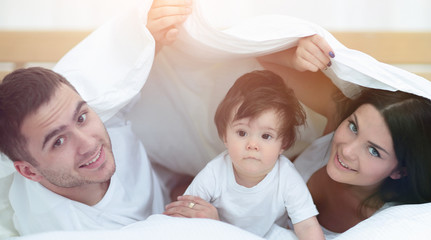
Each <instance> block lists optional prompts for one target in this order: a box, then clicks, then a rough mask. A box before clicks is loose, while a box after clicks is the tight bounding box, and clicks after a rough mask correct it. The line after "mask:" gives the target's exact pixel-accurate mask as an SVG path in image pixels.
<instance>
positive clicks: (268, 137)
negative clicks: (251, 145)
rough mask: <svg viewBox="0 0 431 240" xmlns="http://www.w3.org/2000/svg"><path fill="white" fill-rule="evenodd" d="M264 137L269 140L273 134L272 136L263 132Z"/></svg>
mask: <svg viewBox="0 0 431 240" xmlns="http://www.w3.org/2000/svg"><path fill="white" fill-rule="evenodd" d="M262 138H263V139H266V140H269V139H271V138H272V136H271V135H269V134H267V133H265V134H263V135H262Z"/></svg>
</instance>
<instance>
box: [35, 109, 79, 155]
mask: <svg viewBox="0 0 431 240" xmlns="http://www.w3.org/2000/svg"><path fill="white" fill-rule="evenodd" d="M84 104H87V102H85V101H80V102H78V104H77V105H76V108H75V111H74V112H73V118H72V119H76V118H77V117H78V114H79V111H80V110H81V108H82V106H83V105H84ZM64 129H66V125H62V126H60V127H58V128H56V129H54V130H52V131H51V132H49V133H48V134H47V135H46V136H45V138H44V140H43V144H42V149H44V148H45V145H46V143H47V142H48V141H49V140H51V138H53V137H54V136H55V135H57V134H58V133H59V132H61V131H63V130H64Z"/></svg>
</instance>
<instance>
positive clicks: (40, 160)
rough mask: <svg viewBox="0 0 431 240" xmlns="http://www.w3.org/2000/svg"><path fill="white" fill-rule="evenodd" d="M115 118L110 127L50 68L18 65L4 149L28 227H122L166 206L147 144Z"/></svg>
mask: <svg viewBox="0 0 431 240" xmlns="http://www.w3.org/2000/svg"><path fill="white" fill-rule="evenodd" d="M110 122H112V123H111V124H110V123H109V122H108V123H107V124H108V125H110V126H111V127H110V128H109V129H108V131H107V130H106V129H105V127H104V125H103V123H102V121H101V120H100V118H99V117H98V115H97V114H96V113H95V112H94V111H93V110H92V109H91V108H90V107H89V106H88V105H87V103H86V102H85V101H84V100H83V99H82V98H81V96H80V95H79V94H78V92H77V91H76V90H75V89H74V87H73V86H72V85H70V83H69V82H68V81H67V80H66V79H65V78H63V77H62V76H61V75H59V74H57V73H55V72H53V71H51V70H48V69H44V68H38V67H36V68H28V69H19V70H16V71H14V72H12V73H10V74H9V75H7V76H6V77H5V79H4V80H3V83H2V84H1V85H0V132H1V133H2V134H1V135H0V150H1V151H2V152H3V153H5V154H6V155H7V156H8V157H9V158H10V159H11V160H12V161H13V165H14V167H15V169H16V170H17V173H15V176H14V180H13V183H12V186H11V189H10V193H9V198H10V201H11V205H12V207H13V209H14V211H15V216H14V224H15V227H16V228H17V230H18V232H19V233H20V234H21V235H25V234H31V233H36V232H43V231H52V230H79V229H112V228H120V227H122V226H125V225H128V224H131V223H134V222H136V221H139V220H144V219H146V218H147V217H148V216H149V215H150V214H153V213H161V212H162V211H163V205H164V200H163V197H162V192H161V187H160V185H159V181H158V179H157V178H156V176H155V174H154V172H153V170H152V168H151V165H150V163H149V161H148V159H147V157H146V154H145V150H144V148H143V146H142V144H141V143H140V142H139V141H137V139H136V138H134V135H133V134H132V133H131V131H130V127H129V126H128V125H127V123H125V122H121V121H115V117H114V119H113V120H112V121H110ZM114 122H115V123H114ZM109 136H111V139H110V137H109ZM111 140H112V142H111Z"/></svg>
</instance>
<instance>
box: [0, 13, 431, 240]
mask: <svg viewBox="0 0 431 240" xmlns="http://www.w3.org/2000/svg"><path fill="white" fill-rule="evenodd" d="M129 17H130V16H129ZM195 17H197V18H198V17H199V16H195ZM260 20H262V19H259V21H260ZM276 20H277V21H278V20H279V19H276ZM195 21H197V20H196V19H195ZM271 21H272V20H271ZM283 21H284V20H283ZM295 21H296V20H295ZM136 22H137V21H136ZM190 22H193V20H191V21H190ZM190 22H189V23H190ZM295 23H297V22H295ZM305 24H308V23H305ZM307 26H308V25H307ZM310 26H311V25H310ZM312 26H313V27H314V25H312ZM111 27H112V26H111ZM186 27H187V26H186ZM114 28H115V26H114ZM239 28H242V29H243V28H244V26H239ZM316 29H318V30H316ZM134 30H136V29H133V28H132V27H131V28H130V29H121V31H129V34H130V32H134ZM188 30H189V34H190V36H195V37H196V35H194V34H196V32H199V31H200V30H199V26H196V25H189V26H188ZM107 31H108V30H107V29H106V28H102V29H101V30H100V29H99V30H98V31H97V33H91V34H90V32H89V31H0V62H1V63H4V66H3V69H2V71H1V72H0V74H1V78H3V76H4V75H5V74H7V73H8V72H10V71H11V70H13V69H15V68H19V67H25V66H34V65H39V66H47V67H54V65H55V64H56V63H57V62H58V61H59V60H60V58H62V56H64V55H65V54H66V53H67V52H68V51H69V50H70V49H72V48H73V47H74V46H75V45H76V44H78V43H79V42H81V41H82V40H83V39H86V40H85V41H84V42H83V43H82V44H80V45H79V46H77V47H76V48H74V50H73V53H74V54H76V53H79V51H81V50H82V49H85V47H86V46H85V45H87V44H91V41H92V39H94V38H95V36H96V37H100V36H103V35H104V34H107ZM307 31H309V32H307V34H311V33H316V31H317V33H319V34H323V35H325V34H326V36H327V37H328V39H330V40H331V41H333V42H334V44H337V42H338V41H339V42H341V43H343V44H344V45H345V46H347V47H348V48H349V49H356V50H359V51H360V52H359V56H360V57H363V58H364V59H366V61H375V59H377V60H379V61H380V62H385V63H387V64H390V65H384V67H383V68H385V69H389V70H393V69H392V68H391V66H392V65H394V66H397V67H400V68H403V69H406V70H408V71H409V72H414V73H415V74H417V75H419V76H422V77H419V76H417V75H413V74H411V73H409V72H405V71H401V72H398V70H395V71H396V73H394V74H395V75H393V76H396V75H397V74H400V75H402V76H403V77H405V79H412V81H413V82H420V85H422V86H425V87H424V88H419V87H415V88H414V89H410V88H409V86H410V85H411V84H410V83H411V82H408V83H407V84H406V83H403V82H400V83H395V84H393V83H388V82H385V80H383V81H382V82H379V83H381V86H383V87H395V88H400V89H402V90H406V91H413V92H414V93H417V94H419V95H424V96H427V97H430V96H431V86H430V85H431V82H428V80H430V79H431V54H429V53H431V32H331V33H327V32H325V31H323V30H321V29H320V28H311V30H307ZM127 34H128V33H127V32H126V33H125V34H124V35H127ZM228 34H232V32H231V33H228ZM235 34H237V35H235V38H239V39H244V38H247V37H249V36H246V35H247V32H246V31H245V32H241V33H240V34H243V35H241V36H240V35H238V32H235ZM244 34H245V35H244ZM183 37H184V38H187V36H183ZM199 37H202V38H205V37H207V38H211V37H213V36H207V35H204V34H203V35H200V36H199ZM284 37H285V36H284ZM297 38H298V36H295V37H293V38H289V37H286V38H285V39H287V40H291V42H290V43H289V44H291V45H293V44H294V42H295V40H297ZM187 40H190V39H187ZM193 40H197V41H199V40H200V41H203V40H202V39H196V38H195V39H193ZM281 40H283V38H281ZM337 40H338V41H337ZM114 41H115V40H114ZM279 42H280V40H279ZM181 44H183V45H181ZM184 44H185V42H184V41H180V42H179V43H178V44H177V45H175V46H172V47H167V48H164V49H163V50H162V52H161V53H160V54H159V55H158V56H157V58H156V59H155V62H154V65H153V69H152V70H151V72H149V73H148V74H149V78H148V81H144V82H143V83H142V85H144V83H145V88H143V91H142V93H143V94H142V95H145V96H150V97H149V98H152V99H154V98H155V97H157V96H160V95H152V94H155V93H153V92H152V90H153V88H151V86H153V87H154V84H155V80H154V79H159V78H160V76H162V77H163V78H164V79H167V78H169V79H170V80H172V81H173V85H174V86H175V88H164V89H162V92H161V94H162V95H163V96H171V100H172V99H175V101H176V104H177V103H178V102H179V103H182V106H188V105H187V103H190V102H199V104H197V105H193V109H195V110H194V111H191V110H190V109H187V108H178V106H176V105H170V106H169V109H167V112H172V114H173V113H178V111H181V112H180V113H179V115H178V116H182V117H186V120H183V121H184V122H190V119H192V121H191V122H192V124H193V125H192V126H191V128H193V129H195V130H190V128H188V127H190V126H188V127H187V126H186V127H185V128H184V129H185V130H184V131H185V132H178V133H175V134H176V135H175V134H174V135H175V136H173V139H181V137H182V136H184V134H187V135H186V136H190V137H192V136H197V137H195V139H192V140H191V142H190V143H188V144H189V145H193V144H194V142H193V141H195V142H201V145H199V146H200V147H199V149H197V148H187V146H188V145H187V143H184V144H186V148H185V149H187V152H186V151H184V150H183V149H175V148H172V146H169V144H167V145H168V149H161V148H162V146H163V147H165V145H166V144H162V143H163V142H162V141H163V140H164V139H160V141H157V139H154V137H152V138H151V139H142V140H143V142H144V146H145V147H146V148H147V151H148V154H149V155H150V159H152V161H153V162H154V163H155V164H159V165H162V166H163V167H164V168H167V169H170V170H173V171H175V172H177V173H180V174H189V175H195V174H196V173H197V172H198V171H199V170H200V169H201V168H202V167H203V166H204V165H205V164H206V163H207V162H208V161H209V160H210V159H211V156H212V155H214V154H217V153H218V152H220V150H221V149H222V147H223V146H222V144H221V143H220V142H219V141H218V138H217V134H216V132H215V130H214V129H206V128H207V126H209V125H212V113H213V111H214V108H215V106H216V104H217V101H215V100H213V98H214V99H220V98H221V96H222V95H223V94H224V93H225V92H226V90H227V89H228V88H229V86H230V85H229V84H230V83H231V82H229V81H227V80H226V81H220V82H218V83H219V84H217V88H216V90H217V93H212V94H210V95H206V96H211V97H212V98H211V99H208V98H207V97H206V98H205V99H203V98H202V96H201V94H202V92H200V91H199V90H201V89H200V88H196V87H195V84H196V83H197V84H198V86H199V87H201V88H208V87H214V85H211V86H209V85H206V84H205V83H202V82H193V81H184V79H189V78H188V76H186V75H184V76H183V75H181V73H179V74H178V71H180V70H184V69H189V70H190V69H191V70H196V69H194V68H190V66H185V65H181V63H178V62H172V61H170V59H172V56H176V55H177V54H181V53H179V52H178V49H180V48H182V47H184ZM271 44H274V43H271ZM283 44H284V45H283ZM283 44H282V45H278V46H277V49H280V48H287V47H289V45H286V44H285V43H283ZM291 45H290V46H291ZM194 47H196V46H194ZM213 47H214V46H213ZM223 47H227V48H228V47H232V46H223ZM337 47H339V48H340V49H344V48H343V47H344V46H342V45H340V46H339V45H337ZM208 49H209V50H208V52H212V53H217V54H218V55H217V54H216V56H217V57H214V58H213V59H211V60H209V59H203V60H202V59H199V61H198V63H197V66H194V67H199V68H200V69H204V70H205V72H199V71H195V74H196V76H194V77H195V78H199V77H201V76H202V74H212V75H211V76H212V79H210V80H209V81H217V80H219V79H218V78H220V77H221V76H220V74H219V72H220V71H219V70H221V69H223V68H221V67H223V66H222V65H223V64H219V63H216V64H214V62H212V61H220V60H223V61H226V59H228V62H229V64H230V65H231V66H230V67H234V68H235V69H236V70H235V71H233V72H232V73H231V75H229V76H228V77H225V78H226V79H227V78H229V79H235V78H234V77H235V76H237V75H239V74H242V73H244V72H245V71H246V70H247V69H249V68H254V67H258V65H256V63H255V62H254V61H253V60H250V58H251V57H253V56H255V55H253V54H251V52H250V51H249V50H248V49H241V51H242V52H236V53H235V54H233V57H228V58H226V55H225V54H226V52H223V51H218V50H220V49H216V50H217V51H216V50H215V48H211V47H209V48H208ZM274 49H275V48H271V49H269V48H268V49H266V50H265V51H270V50H274ZM340 51H341V50H340ZM346 52H350V50H346ZM362 52H363V53H367V54H369V55H371V56H373V57H374V58H375V59H374V58H372V59H370V58H369V57H368V55H362V54H361V53H362ZM263 53H264V52H259V53H257V54H263ZM337 53H338V52H337ZM76 56H79V54H78V55H76ZM347 56H349V54H347V53H346V57H345V58H344V59H342V60H340V63H337V62H335V65H337V64H340V66H341V65H342V64H344V63H345V62H348V61H350V60H349V58H348V57H347ZM69 57H70V55H69ZM72 57H73V56H72ZM189 57H190V56H189ZM192 57H193V56H192ZM214 59H215V60H214ZM93 60H94V59H88V60H86V61H88V62H91V61H93ZM187 60H190V59H187ZM191 61H192V60H191ZM202 61H203V63H202ZM192 62H193V61H192ZM83 64H86V63H85V62H84V63H83ZM110 64H113V63H110ZM224 64H226V63H224ZM174 65H175V68H174V67H173V66H174ZM65 66H67V58H66V60H64V59H63V61H62V62H60V64H59V65H57V66H56V67H57V69H62V68H63V69H64V67H65ZM160 66H162V67H160ZM166 66H169V69H170V71H171V72H173V73H175V76H174V77H173V78H171V77H172V76H170V75H160V73H163V74H166V71H164V70H166ZM243 66H246V67H243ZM396 69H398V68H396ZM358 71H359V70H358ZM365 71H366V70H365ZM389 72H391V71H389ZM385 73H386V72H385ZM334 74H335V75H337V74H338V73H337V72H335V73H334ZM391 74H392V73H391ZM66 77H67V78H69V77H72V78H73V74H72V75H71V76H66ZM373 77H374V78H380V75H379V76H375V75H373ZM389 78H390V77H389ZM402 79H404V78H402ZM427 79H428V80H427ZM416 80H417V81H416ZM406 81H410V80H406ZM159 82H160V81H159ZM346 82H349V80H346ZM350 83H352V82H350ZM162 84H166V82H162ZM338 84H339V85H340V88H342V87H343V86H345V84H344V83H338ZM353 84H357V83H354V82H353ZM350 85H351V84H350ZM394 85H395V86H394ZM172 89H173V90H172ZM176 89H179V90H178V91H177V90H176ZM78 90H79V89H78ZM158 90H160V89H158ZM345 90H346V91H350V88H349V89H347V88H346V89H345ZM172 91H175V92H172ZM157 94H160V93H157ZM172 96H173V97H172ZM85 97H86V96H84V98H85ZM88 98H90V97H88ZM197 100H199V101H197ZM90 101H91V99H90ZM125 102H127V101H125ZM145 103H148V101H145ZM145 103H143V104H144V105H142V104H141V105H139V104H137V105H136V107H138V108H145V109H147V110H148V111H154V108H156V109H160V106H154V105H152V106H148V105H146V104H145ZM161 104H169V101H168V102H163V101H162V103H161ZM170 104H173V103H170ZM95 106H96V109H97V108H100V109H103V108H104V106H103V103H95ZM171 108H172V109H175V111H170V110H172V109H171ZM196 109H197V110H201V111H199V112H196ZM202 113H203V114H202ZM105 114H106V115H103V116H102V119H103V118H109V115H110V114H112V113H109V112H108V113H105ZM311 116H312V117H311V118H312V119H310V121H311V124H310V125H312V126H313V127H312V128H311V129H309V131H308V132H305V133H304V134H302V138H301V139H300V140H301V143H300V144H298V146H299V147H298V148H297V149H294V150H293V151H292V152H288V153H286V154H288V155H289V154H292V155H293V154H296V153H297V152H299V151H301V149H303V148H304V147H305V146H306V145H307V144H308V143H309V142H310V141H311V140H312V139H313V138H315V137H316V136H318V135H319V134H321V131H322V126H323V125H324V123H323V122H322V121H323V120H322V118H321V117H319V116H316V115H311ZM138 117H139V116H133V115H131V116H129V118H130V120H131V121H133V120H134V119H137V118H138ZM173 118H175V116H174V117H173ZM157 121H158V119H157V118H151V119H148V123H147V124H148V129H144V130H141V129H135V130H136V132H137V133H138V134H142V135H144V134H143V133H146V134H145V135H147V136H148V135H150V136H156V135H163V132H160V131H164V130H163V129H159V128H154V126H155V124H156V123H158V122H157ZM179 123H181V120H180V121H179ZM185 125H186V124H185ZM156 126H157V125H156ZM314 126H315V127H314ZM150 128H151V129H150ZM196 129H201V130H199V131H198V132H197V133H196V132H194V131H196ZM189 130H190V131H189ZM140 131H144V132H140ZM168 131H170V130H169V129H168ZM148 133H150V134H148ZM205 134H207V135H205ZM172 149H174V150H178V151H177V152H175V151H173V152H174V154H176V155H180V156H182V158H180V159H182V160H183V161H173V160H167V159H172V156H170V155H163V154H161V153H165V154H166V152H167V150H172ZM190 149H192V150H190ZM196 156H198V157H196ZM0 164H1V168H0V185H1V186H0V194H1V195H0V197H1V199H0V221H1V225H0V238H7V237H10V236H16V231H15V230H14V229H13V225H12V220H11V216H12V214H13V211H12V210H11V209H10V205H9V203H8V200H7V192H8V186H9V185H10V183H11V175H10V174H11V172H13V169H12V167H11V164H10V163H9V162H7V160H6V159H4V157H3V156H2V159H1V161H0ZM430 223H431V205H430V204H429V203H428V204H422V205H405V206H400V207H393V208H389V209H387V210H385V211H382V212H381V213H379V214H377V215H376V216H373V217H371V218H369V219H367V220H366V221H363V222H361V223H360V224H358V225H357V226H355V227H354V228H352V229H350V230H349V231H347V232H345V233H343V234H342V235H340V236H339V237H338V238H337V239H389V238H393V239H405V238H415V239H420V238H424V236H427V235H429V234H430V233H431V230H429V229H428V225H429V224H430ZM167 226H169V228H171V229H172V231H174V232H168V231H164V229H165V227H167ZM194 228H199V229H201V230H208V231H207V232H205V231H198V232H196V233H195V235H193V236H194V237H195V238H196V239H200V238H202V237H203V236H204V237H205V238H206V239H211V237H213V238H214V239H215V238H217V239H220V238H222V239H244V238H247V239H254V238H255V239H259V238H257V237H255V236H251V235H248V234H247V233H246V232H243V231H241V230H239V229H237V228H235V227H232V226H230V225H227V224H222V223H214V222H212V221H210V220H196V219H195V220H185V219H175V220H174V219H171V218H167V217H165V216H160V215H155V216H154V217H151V218H150V219H149V221H144V222H140V223H137V224H136V225H135V226H129V227H128V228H125V229H122V230H118V231H91V232H87V231H84V232H52V233H46V234H39V235H35V236H26V237H16V238H18V239H58V238H61V239H76V238H83V239H85V238H88V239H107V237H108V236H110V237H112V238H118V237H127V238H130V239H134V238H136V239H137V238H138V237H139V236H141V237H142V236H148V237H150V238H151V237H152V238H155V239H156V238H157V239H160V238H171V237H172V236H176V238H177V239H178V238H180V239H181V237H182V236H185V237H187V239H194V238H191V236H190V235H189V233H190V231H192V229H194ZM149 229H151V234H149ZM210 232H213V233H214V234H210ZM172 233H174V234H173V235H172Z"/></svg>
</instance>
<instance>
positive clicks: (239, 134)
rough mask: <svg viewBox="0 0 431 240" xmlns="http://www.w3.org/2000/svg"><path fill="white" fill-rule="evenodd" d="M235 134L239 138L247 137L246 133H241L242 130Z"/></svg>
mask: <svg viewBox="0 0 431 240" xmlns="http://www.w3.org/2000/svg"><path fill="white" fill-rule="evenodd" d="M237 134H238V136H240V137H245V136H247V133H246V132H245V131H243V130H239V131H237Z"/></svg>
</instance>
